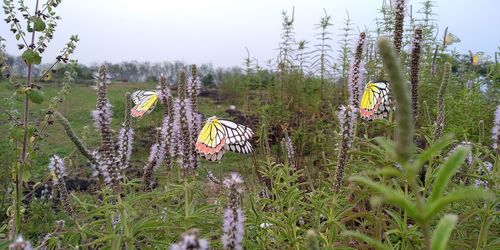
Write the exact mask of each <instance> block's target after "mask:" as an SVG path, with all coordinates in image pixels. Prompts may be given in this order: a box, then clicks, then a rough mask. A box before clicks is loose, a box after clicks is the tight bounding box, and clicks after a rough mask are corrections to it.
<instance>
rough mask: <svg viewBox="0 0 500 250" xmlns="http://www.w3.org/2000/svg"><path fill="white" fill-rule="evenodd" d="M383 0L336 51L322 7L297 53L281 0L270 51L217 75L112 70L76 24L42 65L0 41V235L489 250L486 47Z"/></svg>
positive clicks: (497, 91) (493, 217)
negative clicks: (459, 46) (87, 46)
mask: <svg viewBox="0 0 500 250" xmlns="http://www.w3.org/2000/svg"><path fill="white" fill-rule="evenodd" d="M395 2H397V3H396V4H401V6H399V7H398V8H395V9H394V10H392V11H390V10H388V9H390V8H389V7H385V8H387V9H385V11H386V12H384V9H382V13H384V18H385V19H383V20H385V22H382V23H378V24H377V25H378V28H379V29H378V31H369V30H367V31H363V32H359V33H356V34H354V32H353V31H352V30H350V29H348V28H349V26H346V29H345V30H346V32H347V33H349V32H351V33H353V34H352V35H349V34H347V35H349V36H346V37H352V38H353V39H347V38H346V40H345V41H343V42H341V44H336V45H332V46H338V47H339V49H338V51H339V54H338V55H336V56H337V57H338V58H336V59H337V60H336V61H335V63H334V62H333V61H331V60H333V59H332V57H331V55H330V54H333V49H332V47H330V45H328V46H326V45H325V44H326V42H327V41H329V39H326V38H325V37H328V34H329V33H328V32H327V29H328V28H329V26H330V25H331V24H329V17H328V15H327V14H326V13H325V16H324V17H322V19H321V22H320V24H319V26H318V28H317V29H318V31H319V32H320V34H323V36H321V35H320V36H319V37H320V38H316V39H317V40H315V41H314V42H318V46H315V47H316V48H320V49H318V50H314V51H312V52H310V54H311V56H310V58H308V59H307V58H305V57H301V55H302V56H304V48H303V47H301V46H300V45H301V44H302V45H303V43H301V42H300V41H295V38H294V37H293V17H292V19H291V20H290V16H288V15H287V14H286V12H284V13H283V33H282V34H281V36H280V37H281V38H282V40H283V41H282V43H281V44H280V48H279V50H278V63H277V65H275V66H273V67H271V66H270V67H263V66H260V65H258V64H256V63H254V62H253V61H252V59H250V55H249V56H248V58H247V59H246V60H245V62H244V63H245V64H244V65H245V66H244V68H243V69H240V70H234V69H233V70H231V69H227V70H225V71H223V70H221V71H220V74H216V73H215V72H211V71H208V73H207V71H204V70H205V69H206V67H204V66H203V65H201V66H198V67H197V66H196V65H180V66H178V67H177V66H176V67H177V68H175V69H176V70H175V71H176V72H175V73H173V74H171V75H163V74H161V75H160V74H156V73H157V72H156V71H155V70H153V69H152V67H151V68H150V71H149V73H141V74H142V75H141V77H142V78H144V79H145V80H146V81H143V82H128V79H134V77H133V76H130V72H131V71H130V70H129V71H127V70H125V69H124V67H121V66H123V65H124V64H122V65H121V66H120V65H117V64H110V63H107V64H106V65H103V66H100V67H98V68H95V67H89V66H86V65H82V64H78V63H77V62H76V61H72V60H70V59H69V58H70V57H71V52H72V50H73V49H74V46H75V45H74V44H76V42H77V41H78V38H76V37H72V38H71V41H70V43H68V44H67V47H66V48H65V50H63V51H62V52H61V53H62V54H61V57H60V58H59V59H57V61H56V64H60V66H59V67H58V70H57V72H56V71H51V70H50V69H51V68H49V67H45V66H44V67H42V68H43V69H44V70H42V68H39V67H35V65H38V64H40V62H37V60H38V59H37V57H38V56H40V55H43V50H42V51H41V52H40V51H39V50H37V51H35V50H33V49H30V47H29V46H26V48H25V47H24V46H21V47H20V50H23V51H24V50H25V53H23V55H22V57H21V59H22V61H23V63H24V64H23V66H24V67H25V68H24V69H27V71H26V72H27V74H26V75H25V74H24V73H18V74H14V73H13V72H15V71H16V70H14V69H15V67H16V66H15V65H14V64H9V62H12V61H15V60H14V59H12V60H10V61H9V59H8V58H9V57H8V56H7V54H6V53H5V52H4V51H2V56H1V57H0V59H2V61H1V62H2V63H1V65H2V67H1V70H2V77H1V78H0V108H1V109H0V112H1V114H0V131H1V133H0V166H1V167H2V172H1V173H0V181H1V187H0V188H1V190H2V195H1V196H0V203H1V205H0V220H1V221H2V224H1V226H0V248H1V249H3V248H9V249H32V248H31V247H33V248H35V249H167V248H169V249H308V250H316V249H428V250H430V249H432V250H440V249H499V248H500V238H499V235H500V219H499V216H498V209H499V206H500V205H499V204H500V203H499V201H500V200H499V196H498V193H499V184H500V174H499V167H500V148H499V143H500V67H499V66H498V62H497V58H496V57H495V60H494V61H493V60H491V58H488V57H483V59H482V60H479V59H478V58H479V54H476V55H475V54H472V53H471V54H470V55H460V54H456V53H455V52H451V51H448V50H447V46H448V45H449V43H453V42H450V41H451V40H450V41H448V40H447V39H452V38H449V37H448V36H447V33H446V31H445V34H444V36H443V37H442V39H441V38H438V36H437V35H435V34H437V33H436V32H437V31H436V27H434V26H431V25H426V24H428V22H424V21H422V22H418V24H419V25H416V24H417V21H415V20H413V19H412V20H410V21H406V22H408V26H409V27H411V29H409V28H407V26H404V27H405V29H403V19H404V18H405V14H404V13H405V12H404V11H401V10H400V9H401V8H404V6H403V5H404V3H403V2H404V1H395ZM429 2H432V1H424V3H429ZM9 3H10V2H9V1H7V2H6V3H4V5H5V6H10V5H9ZM10 4H13V3H10ZM50 6H52V5H50ZM424 6H425V5H424ZM52 7H54V8H55V7H57V6H52ZM7 9H8V8H7ZM10 11H11V13H14V10H12V9H11V10H10ZM428 11H431V9H430V7H429V10H428ZM7 12H8V11H7ZM7 12H6V13H7ZM37 15H38V14H37ZM51 18H53V14H50V13H48V14H47V17H43V16H42V17H40V18H39V19H36V18H35V20H34V21H32V22H33V29H31V28H30V29H28V33H30V34H31V33H33V37H34V34H35V33H36V32H48V31H47V28H46V27H45V26H44V25H45V22H46V23H51V22H49V20H51V21H54V20H57V19H55V18H54V19H51ZM42 19H43V21H42ZM9 22H13V21H12V20H11V21H9ZM9 22H8V23H9ZM30 22H31V21H30ZM40 22H43V23H44V25H41V23H40ZM14 24H15V22H14ZM13 27H14V26H13ZM16 27H17V26H16ZM380 29H382V30H383V32H382V34H380V32H381V31H380ZM29 30H31V31H29ZM13 32H14V33H15V34H19V36H24V34H23V33H19V32H18V31H17V28H16V31H13ZM321 32H323V33H321ZM43 34H45V35H44V36H46V33H43ZM448 35H449V34H448ZM33 39H34V38H33ZM43 39H46V38H43ZM18 40H19V39H18ZM351 40H353V41H351ZM0 42H2V41H1V40H0ZM295 45H297V46H295ZM352 47H354V48H352ZM2 48H3V47H2ZM495 55H498V53H497V54H495ZM304 65H307V66H304ZM49 66H50V65H49ZM136 66H137V68H141V65H135V66H134V67H136ZM47 68H49V69H48V70H47ZM18 71H19V70H18ZM172 71H173V70H172V68H169V69H164V71H161V72H163V73H164V74H167V73H165V72H172ZM177 71H178V72H177ZM23 72H25V71H23ZM33 72H38V75H36V74H35V73H33ZM133 72H134V71H133ZM152 72H156V73H155V74H153V73H152ZM7 73H8V74H7ZM11 73H12V74H11ZM50 73H52V74H51V75H52V78H51V77H50V76H49V77H47V74H50ZM148 74H149V75H148ZM35 75H36V77H35ZM209 75H210V77H208V76H209ZM215 75H218V76H216V78H217V81H215V80H214V79H212V77H214V76H215ZM109 76H115V77H114V79H113V78H111V79H110V77H109ZM44 77H45V78H46V79H44ZM136 77H138V76H136ZM37 79H40V81H37ZM207 79H208V80H207ZM125 80H127V81H125ZM139 90H153V91H154V92H151V93H153V94H148V95H150V96H149V97H145V99H144V100H139V101H138V100H136V99H140V98H139V97H135V96H133V97H130V94H131V93H134V92H135V93H137V92H136V91H139ZM142 94H144V95H146V94H145V93H142ZM151 96H154V97H155V98H156V97H157V98H158V102H157V103H156V105H153V106H152V107H154V108H153V109H152V111H151V113H148V112H146V114H144V116H143V117H142V118H136V117H131V115H136V114H137V113H140V112H141V110H140V107H138V106H135V104H137V103H139V102H141V103H147V101H145V100H152V99H148V98H151ZM134 102H135V103H134ZM134 106H135V107H134ZM146 110H151V109H150V108H149V107H148V108H146ZM26 111H27V112H26ZM212 116H216V117H217V119H218V120H213V118H209V117H212ZM25 121H27V123H26V122H25ZM232 122H234V124H233V123H232ZM250 130H251V132H250ZM250 148H251V150H249V149H250ZM246 150H249V151H251V152H242V151H246ZM222 156H223V157H222ZM210 157H212V158H213V159H215V158H217V159H216V160H215V161H209V160H207V159H206V158H210ZM219 158H220V159H219ZM208 245H209V246H208Z"/></svg>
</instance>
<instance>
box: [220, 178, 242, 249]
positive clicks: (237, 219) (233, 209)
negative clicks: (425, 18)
mask: <svg viewBox="0 0 500 250" xmlns="http://www.w3.org/2000/svg"><path fill="white" fill-rule="evenodd" d="M223 185H224V187H225V188H227V189H228V191H229V205H228V206H227V207H226V208H225V209H224V223H223V227H224V228H223V234H222V245H223V246H224V249H243V246H242V243H243V235H244V233H245V228H244V221H245V217H244V216H243V211H242V209H241V195H242V194H243V187H242V185H243V180H242V179H241V176H240V175H239V174H237V173H231V176H230V177H229V178H227V179H225V180H224V183H223Z"/></svg>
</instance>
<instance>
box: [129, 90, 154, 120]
mask: <svg viewBox="0 0 500 250" xmlns="http://www.w3.org/2000/svg"><path fill="white" fill-rule="evenodd" d="M131 97H132V101H133V102H134V104H135V106H134V107H133V108H132V109H131V110H130V114H131V115H132V117H135V118H138V117H139V118H140V117H143V116H144V115H146V114H149V113H151V111H153V109H154V108H155V107H156V104H157V103H158V100H159V97H158V92H156V91H152V90H138V91H135V92H134V93H132V95H131Z"/></svg>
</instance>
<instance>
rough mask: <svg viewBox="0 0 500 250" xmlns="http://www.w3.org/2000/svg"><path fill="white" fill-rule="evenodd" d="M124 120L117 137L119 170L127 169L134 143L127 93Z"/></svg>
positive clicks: (129, 100) (128, 94) (129, 102)
mask: <svg viewBox="0 0 500 250" xmlns="http://www.w3.org/2000/svg"><path fill="white" fill-rule="evenodd" d="M125 103H126V105H125V120H124V122H123V125H122V128H121V129H120V133H119V136H118V152H117V153H118V155H117V159H116V160H117V162H118V166H119V167H120V169H122V170H123V169H125V168H128V167H129V164H130V156H131V155H132V143H133V141H134V129H132V127H131V126H130V120H131V117H130V108H131V106H132V103H131V99H130V93H127V97H126V101H125Z"/></svg>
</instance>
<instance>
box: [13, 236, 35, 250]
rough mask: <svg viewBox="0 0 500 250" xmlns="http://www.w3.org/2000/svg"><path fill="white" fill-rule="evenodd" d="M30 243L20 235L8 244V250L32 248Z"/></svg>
mask: <svg viewBox="0 0 500 250" xmlns="http://www.w3.org/2000/svg"><path fill="white" fill-rule="evenodd" d="M32 249H33V247H31V243H30V242H29V241H26V240H24V239H23V236H22V235H19V237H17V239H16V241H14V242H12V243H11V244H10V245H9V250H32Z"/></svg>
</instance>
